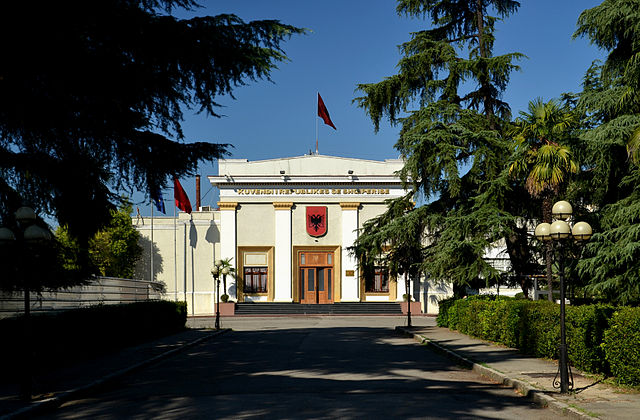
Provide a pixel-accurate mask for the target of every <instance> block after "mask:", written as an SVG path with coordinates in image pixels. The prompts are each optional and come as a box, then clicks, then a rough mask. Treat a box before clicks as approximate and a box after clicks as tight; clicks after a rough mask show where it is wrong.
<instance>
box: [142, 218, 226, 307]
mask: <svg viewBox="0 0 640 420" xmlns="http://www.w3.org/2000/svg"><path fill="white" fill-rule="evenodd" d="M218 223H219V215H218V214H217V213H215V212H194V213H193V214H192V216H190V215H188V214H186V213H180V214H179V216H178V219H177V220H175V224H174V219H173V218H171V217H162V218H154V220H153V241H154V243H155V246H154V258H153V266H154V270H153V271H154V279H155V280H157V281H159V282H162V283H164V284H165V287H166V294H165V298H167V299H171V300H174V299H177V300H183V301H186V302H187V309H188V312H189V314H193V313H212V312H213V306H212V304H213V296H214V295H213V289H214V287H213V281H212V277H211V272H210V270H211V266H212V264H213V261H214V259H215V256H216V255H219V252H220V231H219V226H218ZM133 224H134V225H135V226H136V227H137V228H138V230H139V231H140V234H141V236H142V239H141V246H142V247H143V255H142V258H141V259H140V261H139V263H138V268H137V270H136V272H137V273H138V274H137V276H138V277H139V278H143V279H144V280H150V278H151V276H150V273H151V270H150V266H151V256H150V253H151V247H150V240H151V218H144V219H142V220H139V219H136V218H134V219H133ZM174 226H175V236H174ZM174 243H175V247H174ZM174 256H175V258H174Z"/></svg>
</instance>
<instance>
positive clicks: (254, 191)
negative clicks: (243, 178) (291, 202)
mask: <svg viewBox="0 0 640 420" xmlns="http://www.w3.org/2000/svg"><path fill="white" fill-rule="evenodd" d="M237 193H238V194H240V195H293V194H298V195H303V194H325V195H328V194H333V195H338V194H340V195H343V194H389V189H388V188H298V189H289V188H275V189H269V188H267V189H255V188H245V189H238V190H237Z"/></svg>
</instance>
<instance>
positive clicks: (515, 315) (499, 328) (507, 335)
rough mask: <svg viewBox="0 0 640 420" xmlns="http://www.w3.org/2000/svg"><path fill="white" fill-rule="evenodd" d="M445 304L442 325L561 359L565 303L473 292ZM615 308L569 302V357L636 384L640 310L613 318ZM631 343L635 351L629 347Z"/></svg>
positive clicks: (639, 370)
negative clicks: (499, 296)
mask: <svg viewBox="0 0 640 420" xmlns="http://www.w3.org/2000/svg"><path fill="white" fill-rule="evenodd" d="M441 305H442V306H441V307H440V312H439V314H438V319H437V321H438V325H439V326H442V327H449V328H451V329H456V330H458V331H460V332H462V333H464V334H468V335H471V336H474V337H478V338H482V339H484V340H489V341H494V342H497V343H501V344H504V345H506V346H509V347H513V348H517V349H519V350H520V351H522V352H523V353H527V354H530V355H533V356H535V357H541V358H556V359H557V358H558V344H559V342H560V306H559V305H557V304H554V303H551V302H548V301H536V302H533V301H527V300H522V299H504V298H501V299H498V300H496V299H492V298H490V297H485V296H472V297H469V298H464V299H458V300H454V299H447V300H443V301H442V302H441ZM614 310H615V308H613V307H612V306H609V305H601V304H597V305H584V306H567V307H566V311H567V312H566V326H567V344H568V352H569V360H570V361H571V364H572V365H573V366H576V367H578V368H579V369H581V370H584V371H587V372H592V373H605V374H610V373H613V374H614V375H615V376H616V377H617V378H618V380H619V381H621V382H623V383H627V384H637V383H640V365H639V363H640V309H637V308H635V309H627V310H624V311H623V310H619V311H617V312H616V316H615V317H614V318H613V321H612V320H611V319H612V316H613V314H614ZM610 322H612V324H611V327H609V324H610ZM614 328H615V329H614ZM634 328H635V329H634ZM616 333H617V335H616ZM607 340H608V341H607ZM602 343H604V344H602ZM630 348H633V349H634V350H635V352H634V351H629V350H628V349H630ZM630 361H635V362H636V364H635V365H634V364H633V363H631V362H630ZM633 378H635V379H633ZM634 381H637V382H634Z"/></svg>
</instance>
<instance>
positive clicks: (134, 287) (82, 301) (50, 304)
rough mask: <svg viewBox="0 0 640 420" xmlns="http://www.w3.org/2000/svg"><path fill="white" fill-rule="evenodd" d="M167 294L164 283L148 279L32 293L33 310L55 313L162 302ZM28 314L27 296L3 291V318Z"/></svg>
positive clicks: (104, 280) (110, 279) (114, 280)
mask: <svg viewBox="0 0 640 420" xmlns="http://www.w3.org/2000/svg"><path fill="white" fill-rule="evenodd" d="M163 293H164V284H163V283H160V282H152V281H146V280H132V279H120V278H115V277H98V278H96V279H95V280H91V281H90V282H89V283H88V284H86V285H84V286H75V287H71V288H68V289H60V290H46V291H43V292H41V293H35V292H32V293H31V311H33V312H43V311H55V310H59V309H72V308H83V307H87V306H93V305H113V304H119V303H131V302H142V301H147V300H158V299H161V298H162V295H163ZM23 312H24V293H22V292H14V293H6V292H0V318H4V317H9V316H14V315H18V314H20V313H23Z"/></svg>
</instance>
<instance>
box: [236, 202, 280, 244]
mask: <svg viewBox="0 0 640 420" xmlns="http://www.w3.org/2000/svg"><path fill="white" fill-rule="evenodd" d="M236 226H237V235H238V246H265V245H273V244H274V243H275V210H274V209H273V204H271V203H269V204H257V203H242V204H240V205H239V206H238V208H237V210H236Z"/></svg>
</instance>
